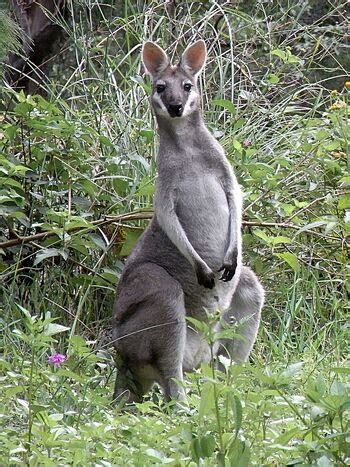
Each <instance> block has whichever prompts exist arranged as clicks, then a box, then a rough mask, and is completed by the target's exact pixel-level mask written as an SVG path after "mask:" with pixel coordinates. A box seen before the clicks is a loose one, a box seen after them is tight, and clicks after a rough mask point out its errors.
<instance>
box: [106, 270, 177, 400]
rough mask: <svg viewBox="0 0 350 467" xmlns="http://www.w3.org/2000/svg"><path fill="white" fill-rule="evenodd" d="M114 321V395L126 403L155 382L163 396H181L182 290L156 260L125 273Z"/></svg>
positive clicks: (174, 397) (172, 397) (138, 397)
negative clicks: (115, 360) (179, 383)
mask: <svg viewBox="0 0 350 467" xmlns="http://www.w3.org/2000/svg"><path fill="white" fill-rule="evenodd" d="M122 280H123V284H121V287H120V288H119V290H120V293H119V295H118V298H117V301H116V304H115V313H114V320H113V328H114V329H113V334H114V335H113V337H114V340H115V346H116V350H117V353H118V357H117V367H118V373H117V379H116V385H115V391H114V399H115V398H118V397H119V396H120V397H122V394H126V395H127V396H128V401H129V402H139V401H141V399H142V395H143V394H145V393H146V392H148V391H149V389H150V387H151V386H152V385H153V384H154V383H155V382H157V383H159V384H160V385H161V387H162V389H163V391H164V395H165V398H166V399H167V400H170V399H179V400H183V399H185V394H184V390H183V388H181V387H180V386H179V385H178V384H176V382H175V381H174V379H177V380H180V381H181V380H182V378H183V376H182V360H183V355H184V347H185V341H186V323H185V305H184V294H183V291H182V288H181V286H180V284H179V282H178V281H177V280H175V279H174V278H173V277H172V276H170V275H169V274H168V273H167V272H166V271H165V270H164V269H163V268H162V267H160V266H158V265H156V264H154V263H143V264H140V265H138V266H137V268H135V269H133V270H129V271H126V272H125V274H124V276H123V279H122Z"/></svg>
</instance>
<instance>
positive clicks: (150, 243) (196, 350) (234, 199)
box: [113, 40, 264, 402]
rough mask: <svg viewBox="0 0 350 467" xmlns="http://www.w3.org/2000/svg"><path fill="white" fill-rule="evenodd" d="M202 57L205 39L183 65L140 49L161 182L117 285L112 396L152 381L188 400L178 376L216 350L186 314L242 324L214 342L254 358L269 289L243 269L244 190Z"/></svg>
mask: <svg viewBox="0 0 350 467" xmlns="http://www.w3.org/2000/svg"><path fill="white" fill-rule="evenodd" d="M205 60H206V46H205V43H204V41H202V40H200V41H198V42H196V43H195V44H193V45H191V46H189V47H188V48H187V49H186V50H185V52H184V53H183V55H182V58H181V61H180V64H179V65H177V66H172V65H171V64H170V62H169V59H168V57H167V55H166V53H165V52H164V51H163V50H162V49H161V48H160V47H158V46H157V45H156V44H154V43H152V42H146V43H145V44H144V46H143V49H142V61H143V64H144V66H145V68H146V71H147V72H148V73H149V74H151V75H152V78H153V91H152V97H151V102H152V106H153V109H154V112H155V115H156V118H157V122H158V127H159V136H160V146H159V153H158V158H157V164H158V181H157V186H156V194H155V214H154V216H153V219H152V221H151V223H150V225H149V227H148V228H147V229H146V231H145V232H144V234H143V235H142V236H141V237H140V239H139V241H138V243H137V245H136V247H135V249H134V250H133V252H132V253H131V255H130V256H129V258H128V260H127V261H126V264H125V268H124V271H123V274H122V276H121V278H120V282H119V285H118V291H117V299H116V302H115V308H114V317H113V338H114V342H115V347H116V349H117V355H118V357H117V367H118V374H117V380H116V385H115V391H114V399H117V398H118V397H119V396H121V395H123V394H126V395H127V396H128V401H129V402H132V401H140V400H141V397H142V395H143V394H145V393H146V392H147V391H149V389H150V388H151V387H152V385H153V384H154V383H155V382H158V383H159V384H160V386H161V387H162V388H163V391H164V394H165V397H166V399H167V400H169V399H179V400H184V399H185V393H184V389H183V387H182V386H181V385H179V384H177V382H176V380H179V381H181V380H182V378H183V371H190V370H193V369H194V368H196V367H198V366H199V365H200V364H201V363H202V362H206V361H209V360H210V355H211V354H210V347H209V345H208V343H207V342H206V341H205V340H204V338H203V336H202V335H201V334H200V333H199V332H196V331H195V330H193V329H192V328H190V327H188V326H187V323H186V316H190V317H193V318H195V319H196V320H207V312H214V311H216V310H218V309H219V310H220V311H222V313H223V318H224V320H225V321H226V322H229V323H235V322H238V323H239V322H241V326H240V328H239V333H240V335H241V338H240V339H239V340H230V339H227V340H226V339H225V340H223V341H221V342H219V343H217V344H216V345H215V348H214V351H215V353H216V354H218V353H225V354H226V355H229V356H230V357H231V358H232V360H234V361H236V362H243V361H245V360H246V359H247V357H248V355H249V353H250V351H251V349H252V347H253V344H254V342H255V339H256V334H257V330H258V326H259V321H260V313H261V308H262V306H263V300H264V290H263V288H262V286H261V285H260V283H259V282H258V279H257V278H256V276H255V275H254V273H253V272H252V271H251V270H250V269H249V268H247V267H244V266H242V241H241V216H242V194H241V190H240V188H239V185H238V183H237V180H236V177H235V175H234V173H233V170H232V168H231V166H230V164H229V163H228V161H227V159H226V157H225V154H224V151H223V149H222V147H221V146H220V145H219V143H218V142H217V141H216V140H215V138H214V137H213V136H212V135H211V134H210V132H209V131H208V129H207V128H206V127H205V124H204V122H203V119H202V116H201V112H200V109H199V92H198V88H197V76H198V74H199V72H200V71H201V69H202V68H203V66H204V63H205ZM219 271H221V272H219ZM217 327H219V325H218V326H217Z"/></svg>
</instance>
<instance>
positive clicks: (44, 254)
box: [34, 248, 68, 266]
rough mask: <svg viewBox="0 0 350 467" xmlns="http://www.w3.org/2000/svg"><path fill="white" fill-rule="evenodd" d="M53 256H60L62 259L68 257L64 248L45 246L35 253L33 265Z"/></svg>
mask: <svg viewBox="0 0 350 467" xmlns="http://www.w3.org/2000/svg"><path fill="white" fill-rule="evenodd" d="M54 256H62V258H63V259H64V260H66V259H67V258H68V253H67V251H65V250H62V249H61V250H58V249H57V248H47V249H45V250H42V251H40V252H39V253H37V254H36V256H35V260H34V266H36V265H37V264H39V263H41V261H43V260H44V259H47V258H52V257H54Z"/></svg>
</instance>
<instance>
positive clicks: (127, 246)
mask: <svg viewBox="0 0 350 467" xmlns="http://www.w3.org/2000/svg"><path fill="white" fill-rule="evenodd" d="M141 234H142V231H140V230H128V232H127V234H126V238H125V240H124V243H123V246H122V249H121V250H120V256H128V255H129V254H130V253H131V252H132V250H133V248H134V246H135V245H136V243H137V240H138V239H139V237H140V235H141Z"/></svg>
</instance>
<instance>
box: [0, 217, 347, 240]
mask: <svg viewBox="0 0 350 467" xmlns="http://www.w3.org/2000/svg"><path fill="white" fill-rule="evenodd" d="M152 217H153V213H152V212H151V211H149V212H144V211H134V212H130V213H127V214H120V215H119V216H113V217H106V218H105V219H99V220H96V221H92V222H91V224H93V225H94V226H96V227H101V226H103V225H107V224H113V223H114V222H119V223H120V222H121V221H124V222H125V221H134V220H149V219H151V218H152ZM242 225H243V226H245V227H263V228H280V229H292V230H299V229H300V226H299V227H298V226H296V225H293V224H288V223H285V222H255V221H243V222H242ZM84 230H89V227H73V228H71V229H67V230H66V232H67V233H68V232H78V231H84ZM304 232H305V233H308V234H311V235H315V236H317V237H322V238H326V239H328V240H337V241H338V240H339V238H337V237H332V236H330V235H326V234H323V233H321V232H316V231H314V230H304ZM54 235H57V232H54V231H52V230H50V231H46V232H40V233H37V234H33V235H27V236H25V237H19V236H18V237H17V238H14V239H11V240H7V241H6V242H2V243H1V242H0V248H10V247H12V246H16V245H23V244H24V243H29V242H32V241H35V240H42V239H44V238H47V237H53V236H54Z"/></svg>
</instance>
